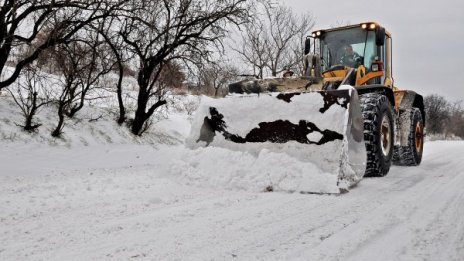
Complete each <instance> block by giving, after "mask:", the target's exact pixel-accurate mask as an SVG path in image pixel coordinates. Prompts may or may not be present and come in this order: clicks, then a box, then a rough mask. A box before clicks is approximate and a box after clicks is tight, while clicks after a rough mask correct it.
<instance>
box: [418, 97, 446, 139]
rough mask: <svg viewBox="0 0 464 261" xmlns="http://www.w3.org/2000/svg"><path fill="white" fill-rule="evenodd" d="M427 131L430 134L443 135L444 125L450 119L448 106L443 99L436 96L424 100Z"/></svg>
mask: <svg viewBox="0 0 464 261" xmlns="http://www.w3.org/2000/svg"><path fill="white" fill-rule="evenodd" d="M424 107H425V115H426V123H427V131H428V132H430V133H444V130H445V126H446V123H447V122H448V120H449V117H450V110H449V108H450V105H449V103H448V101H447V100H446V99H445V98H444V97H443V96H439V95H436V94H432V95H428V96H426V97H425V98H424Z"/></svg>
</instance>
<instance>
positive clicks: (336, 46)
mask: <svg viewBox="0 0 464 261" xmlns="http://www.w3.org/2000/svg"><path fill="white" fill-rule="evenodd" d="M320 43H321V56H322V60H323V66H324V70H327V69H329V68H330V67H332V66H334V65H346V66H349V67H357V66H359V65H364V66H365V67H366V70H369V69H370V67H371V63H372V61H373V60H374V59H375V55H376V54H375V53H376V45H375V33H374V31H366V30H364V29H362V28H360V27H359V28H350V29H346V30H341V31H334V32H327V33H326V34H324V35H323V36H322V37H321V41H320Z"/></svg>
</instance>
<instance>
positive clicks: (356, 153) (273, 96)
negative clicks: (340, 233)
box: [187, 22, 425, 193]
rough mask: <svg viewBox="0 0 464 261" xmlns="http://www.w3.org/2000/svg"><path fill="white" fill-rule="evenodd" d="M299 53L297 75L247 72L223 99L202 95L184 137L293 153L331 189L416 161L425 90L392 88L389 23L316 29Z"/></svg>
mask: <svg viewBox="0 0 464 261" xmlns="http://www.w3.org/2000/svg"><path fill="white" fill-rule="evenodd" d="M304 53H305V55H304V58H303V60H304V64H305V73H304V75H302V76H299V77H283V78H271V79H253V80H243V81H240V82H237V83H232V84H230V85H229V95H228V96H226V97H225V98H221V99H212V98H207V97H204V98H203V99H202V102H201V103H200V106H199V109H198V111H197V112H196V117H195V119H194V121H193V124H192V130H191V134H190V137H189V138H188V140H187V144H188V145H189V146H191V147H193V148H196V147H205V146H216V147H225V148H228V149H232V150H239V151H247V152H250V153H254V154H256V155H258V154H259V153H260V151H262V150H266V151H272V152H275V153H284V154H287V155H291V156H292V157H295V158H297V159H299V160H301V161H308V162H312V163H314V164H315V165H317V166H318V167H319V168H320V169H321V173H322V174H321V173H319V174H318V175H319V176H320V175H322V176H324V180H326V181H327V182H329V183H333V184H332V185H333V187H334V188H336V189H335V191H332V192H334V193H339V192H343V191H347V190H348V189H349V188H351V187H352V186H354V185H355V184H356V183H357V182H359V181H360V180H361V179H362V177H364V176H377V177H380V176H385V175H386V174H387V173H388V171H389V169H390V166H391V164H392V163H394V164H398V165H406V166H411V165H419V164H420V162H421V159H422V150H423V145H424V127H425V111H424V103H423V98H422V96H421V95H419V94H417V93H416V92H414V91H409V90H400V89H398V88H397V87H396V86H394V81H393V76H392V37H391V34H390V33H388V32H387V31H386V30H385V28H383V27H382V26H380V25H379V24H378V23H375V22H366V23H361V24H356V25H350V26H344V27H339V28H331V29H327V30H318V31H315V32H313V33H312V34H311V36H308V37H307V39H306V42H305V50H304ZM306 174H307V175H313V174H314V173H312V172H311V171H308V173H306ZM317 178H318V179H319V180H320V177H317ZM316 183H317V182H316ZM299 190H300V191H301V192H316V193H317V192H321V191H317V189H316V191H312V190H314V187H312V186H310V185H309V186H307V187H306V188H305V187H304V186H303V187H301V188H300V189H299Z"/></svg>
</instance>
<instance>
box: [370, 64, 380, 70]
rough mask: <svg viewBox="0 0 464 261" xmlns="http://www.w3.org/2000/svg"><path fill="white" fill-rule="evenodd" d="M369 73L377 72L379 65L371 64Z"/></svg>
mask: <svg viewBox="0 0 464 261" xmlns="http://www.w3.org/2000/svg"><path fill="white" fill-rule="evenodd" d="M371 71H373V72H377V71H379V65H378V64H377V63H373V64H372V65H371Z"/></svg>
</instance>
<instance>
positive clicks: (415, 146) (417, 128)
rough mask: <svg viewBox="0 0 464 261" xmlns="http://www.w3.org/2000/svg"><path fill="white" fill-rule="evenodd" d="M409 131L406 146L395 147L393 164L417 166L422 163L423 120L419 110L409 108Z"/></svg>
mask: <svg viewBox="0 0 464 261" xmlns="http://www.w3.org/2000/svg"><path fill="white" fill-rule="evenodd" d="M409 117H410V126H409V127H410V131H409V134H408V144H407V145H406V146H395V150H394V152H393V162H394V163H395V165H401V166H417V165H419V164H420V163H421V161H422V152H423V148H424V119H423V118H422V113H421V111H420V110H419V108H415V107H413V108H411V112H410V116H409Z"/></svg>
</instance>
